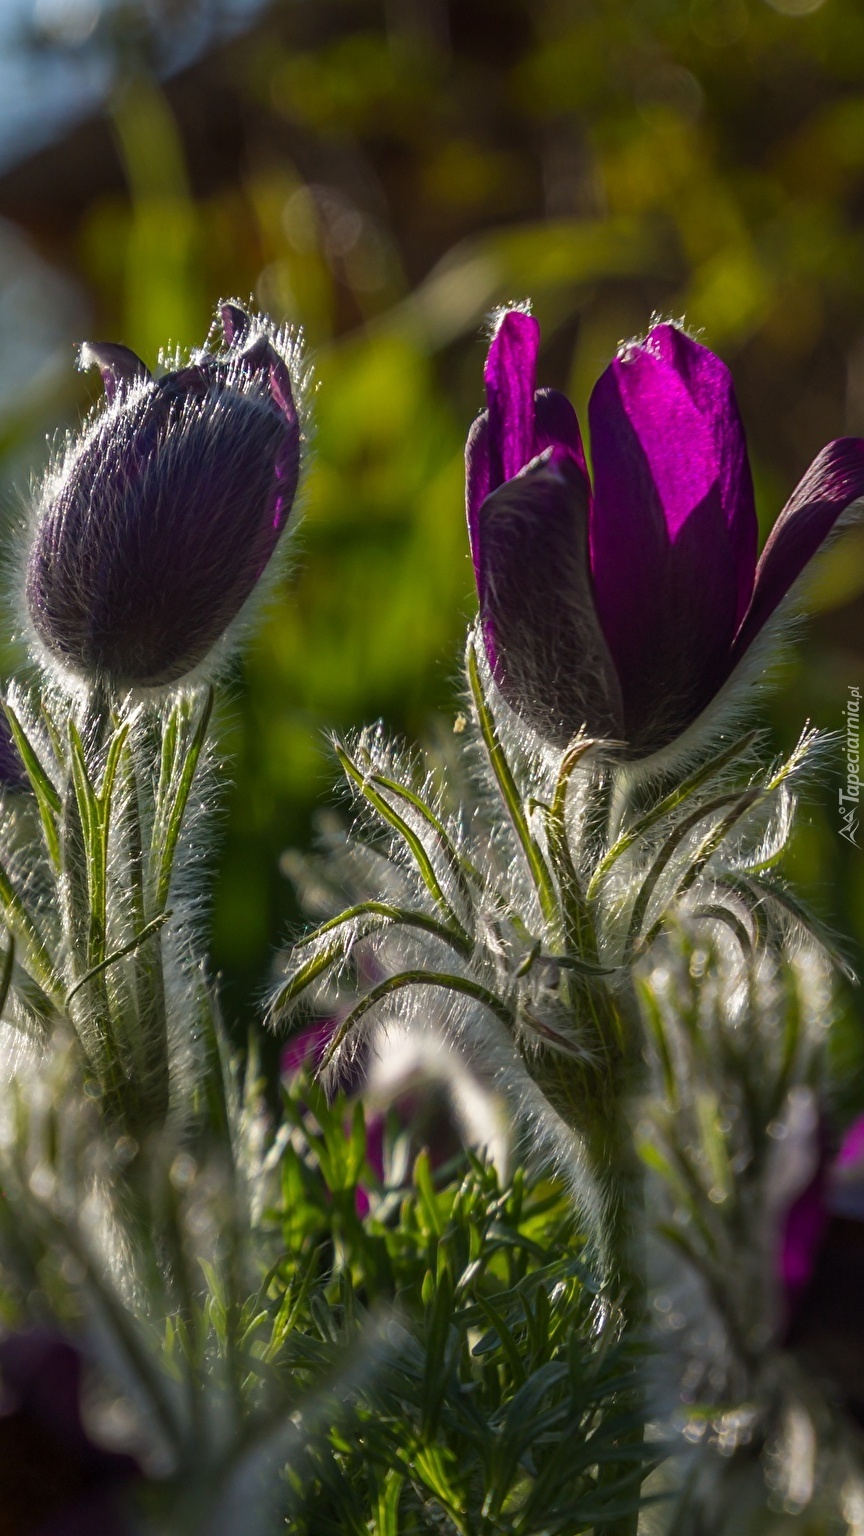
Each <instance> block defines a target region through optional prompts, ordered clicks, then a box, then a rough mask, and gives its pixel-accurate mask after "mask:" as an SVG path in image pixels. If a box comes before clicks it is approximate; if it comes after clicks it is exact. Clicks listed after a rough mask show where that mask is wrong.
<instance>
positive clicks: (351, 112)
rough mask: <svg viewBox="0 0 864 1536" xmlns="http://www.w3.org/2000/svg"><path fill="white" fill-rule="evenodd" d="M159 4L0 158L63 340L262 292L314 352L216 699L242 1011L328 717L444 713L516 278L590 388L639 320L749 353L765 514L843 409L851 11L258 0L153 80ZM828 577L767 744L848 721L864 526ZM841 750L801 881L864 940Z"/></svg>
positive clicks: (767, 519) (231, 945) (59, 398)
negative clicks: (476, 458)
mask: <svg viewBox="0 0 864 1536" xmlns="http://www.w3.org/2000/svg"><path fill="white" fill-rule="evenodd" d="M91 8H92V7H91ZM187 9H191V10H192V11H196V10H197V11H199V12H206V11H207V9H208V6H207V4H206V3H202V4H199V5H198V7H197V8H196V7H194V6H192V7H191V8H187ZM210 9H211V10H212V11H213V13H214V15H215V13H216V10H217V9H218V8H217V7H216V5H215V4H214V5H212V6H211V7H210ZM167 25H168V22H167V21H166V19H165V16H163V17H162V19H161V21H160V12H159V8H158V7H155V8H154V7H150V6H147V5H146V4H144V0H141V3H140V4H134V3H126V4H125V5H124V6H122V7H118V6H116V5H111V6H109V5H106V6H105V7H104V11H103V13H102V14H101V18H100V20H99V24H98V25H95V24H94V30H92V32H91V33H90V35H89V36H88V38H87V40H86V41H85V42H80V43H78V44H77V45H76V46H77V48H78V52H79V54H81V56H82V57H83V55H84V54H85V53H86V51H87V49H93V48H97V47H98V48H99V49H101V50H102V51H103V53H104V52H105V51H106V50H107V52H108V54H109V55H110V57H111V58H112V59H113V61H114V71H113V80H114V84H113V87H112V91H111V95H110V98H109V100H108V101H107V104H106V107H105V111H104V113H103V114H102V115H101V116H100V117H99V118H98V119H96V120H94V121H93V122H92V123H90V124H85V125H84V126H83V127H80V128H75V129H72V130H70V131H69V132H68V133H66V134H65V135H64V136H63V137H61V138H60V139H59V140H58V141H57V142H56V143H55V144H54V145H53V146H52V147H50V148H49V149H48V150H45V151H43V152H42V154H41V155H40V156H37V157H35V158H34V159H33V160H31V161H30V162H29V163H25V164H24V165H22V166H21V167H19V168H17V169H15V170H13V171H11V172H9V173H7V175H6V176H5V178H3V179H2V180H0V212H4V213H5V214H6V215H7V217H8V218H9V219H10V220H13V221H16V222H17V223H18V224H19V225H21V226H22V227H23V228H24V229H25V231H26V232H27V234H28V236H29V238H30V240H31V242H32V243H33V246H34V248H35V249H36V250H38V252H39V253H40V255H41V256H42V257H43V258H44V259H45V260H46V261H47V262H48V263H49V264H50V267H51V268H52V269H53V270H55V271H56V270H57V269H60V270H61V271H62V272H63V273H64V274H65V276H66V278H67V280H68V282H69V284H70V293H72V294H73V295H74V302H72V300H70V308H69V319H68V320H67V322H66V324H67V328H68V329H67V333H66V334H64V335H58V343H59V344H60V345H61V346H63V347H66V351H65V353H64V354H63V362H64V365H65V363H66V359H67V358H68V357H69V355H70V351H69V348H68V342H69V341H71V339H72V336H73V334H74V335H77V334H80V329H81V324H82V318H81V316H82V309H83V310H86V309H87V308H89V322H88V323H89V327H90V332H91V334H92V335H94V336H96V337H100V336H111V337H116V338H118V339H122V340H123V341H124V342H126V343H128V344H130V345H131V346H133V347H135V348H137V349H139V350H140V351H141V352H142V353H143V355H144V356H145V358H146V359H147V361H148V362H151V363H152V362H153V361H154V360H155V354H156V352H157V350H158V347H159V346H160V345H161V344H162V343H164V342H166V341H168V340H169V339H170V340H171V342H172V343H176V344H180V345H183V346H189V345H195V344H199V343H200V341H201V339H202V337H203V335H204V334H205V333H206V330H207V326H208V324H209V319H210V316H211V313H212V306H213V303H214V301H215V299H216V298H217V297H218V296H220V295H225V294H236V295H238V296H240V297H245V296H246V295H247V294H249V293H250V292H251V293H252V294H254V296H255V298H256V300H257V302H259V303H260V304H261V305H262V306H264V307H266V308H267V309H268V310H269V311H270V312H271V313H272V314H274V315H275V316H276V317H277V318H278V319H280V320H281V319H289V320H290V321H292V322H293V323H296V324H302V325H303V326H304V328H305V331H306V336H307V340H308V344H309V347H310V349H311V350H312V353H313V356H314V359H315V363H316V368H317V374H318V378H319V380H320V390H319V392H318V394H317V396H316V398H315V422H316V438H315V455H314V461H313V463H312V465H311V467H310V472H309V476H308V480H307V485H306V492H305V498H304V501H305V521H304V525H303V531H302V533H301V535H300V538H299V541H298V545H297V548H298V550H299V557H298V560H297V562H296V566H295V569H294V571H293V572H292V573H291V574H290V575H289V576H288V578H287V579H286V581H285V582H284V583H283V584H282V585H281V586H280V589H279V591H278V593H277V594H276V596H275V598H274V599H273V601H272V603H271V605H270V609H269V612H268V616H267V619H266V623H265V624H264V626H263V628H262V630H261V632H260V634H259V635H258V637H257V638H256V640H255V643H254V645H253V646H252V647H251V648H250V650H249V651H248V654H247V656H246V658H245V661H244V663H243V672H242V678H240V679H238V686H237V688H236V690H235V692H234V696H233V702H232V704H231V706H230V708H229V709H228V710H227V711H226V715H225V720H224V737H225V743H226V747H227V749H228V750H229V752H230V753H231V754H232V770H231V771H232V779H233V788H232V790H231V792H230V802H229V803H230V815H229V818H228V821H227V827H226V839H225V845H224V851H223V853H222V855H221V862H220V878H219V882H218V889H217V896H216V903H215V913H214V917H215V933H214V938H215V952H216V956H217V961H218V964H219V965H220V966H221V967H222V968H223V969H224V971H225V972H226V975H227V980H228V983H229V988H228V996H229V1006H230V1010H231V1011H232V1012H233V1013H241V1012H243V1011H244V1010H245V1009H246V1008H247V1007H248V1006H249V1000H250V998H251V996H252V994H253V989H254V988H255V987H258V988H260V986H261V982H262V978H263V977H264V976H265V975H266V973H267V967H268V964H269V961H268V955H269V953H270V946H271V945H272V943H273V941H274V939H276V938H277V937H278V936H280V934H284V932H285V930H286V925H287V923H288V921H289V919H290V918H291V914H292V908H291V897H290V893H289V889H288V883H287V881H286V880H284V879H283V877H282V876H281V875H280V872H279V864H278V854H279V850H280V848H281V847H284V846H286V845H287V844H290V843H295V842H300V843H303V842H306V841H307V840H308V837H309V835H310V816H311V813H312V808H313V806H314V805H315V803H316V802H318V801H320V799H321V797H322V796H323V795H325V794H326V792H327V786H328V783H329V782H330V780H331V779H332V778H333V777H334V775H333V769H332V765H331V762H330V761H329V759H328V756H327V750H326V744H325V733H326V731H327V730H328V729H330V728H333V727H335V728H338V729H344V728H345V727H346V726H348V725H350V724H358V723H360V722H362V721H368V720H371V719H374V718H375V717H377V716H378V715H382V716H384V717H385V718H386V720H387V721H388V723H389V724H390V725H391V726H394V727H395V728H396V729H397V730H405V731H408V732H411V733H416V732H421V733H422V731H423V730H424V729H425V727H426V725H427V722H428V720H429V717H430V715H431V714H432V712H434V711H436V710H442V709H443V710H444V711H450V712H451V714H452V712H454V711H455V708H456V707H457V705H458V700H457V699H456V697H455V696H454V691H453V687H452V681H453V676H454V673H455V667H456V659H457V657H458V653H459V644H460V637H461V634H462V631H463V627H464V623H465V620H466V617H467V616H468V615H469V614H470V613H471V609H472V602H473V597H472V585H473V584H472V578H471V572H470V566H469V562H468V559H467V549H466V540H465V536H464V531H463V520H462V511H461V500H462V489H461V467H460V464H461V451H462V444H463V441H464V436H465V433H466V430H467V428H468V425H469V423H470V421H471V419H472V417H473V415H474V414H475V413H476V411H477V409H478V408H479V407H480V405H481V403H482V389H481V368H482V356H483V351H482V344H481V334H482V329H483V325H484V316H485V315H486V314H487V313H488V311H489V309H490V308H491V307H492V306H494V305H495V304H498V303H501V302H503V301H505V300H512V299H519V298H522V297H525V296H529V295H530V296H531V297H533V299H534V302H535V310H536V313H537V314H538V316H539V318H540V320H541V323H542V326H543V333H544V350H543V354H542V357H541V374H542V381H543V382H544V383H547V384H551V385H555V386H558V387H562V388H566V389H568V390H569V391H570V392H571V394H572V396H573V398H574V401H575V403H576V405H577V407H578V408H579V409H580V411H582V412H584V409H585V405H586V401H587V397H588V393H589V391H590V388H591V385H592V382H593V380H594V379H595V378H596V376H597V374H598V372H599V371H600V369H601V368H602V367H603V366H604V364H605V363H606V361H607V360H608V358H609V356H610V354H611V353H612V351H613V350H614V348H615V346H616V344H617V342H618V341H619V339H621V338H622V337H626V336H628V335H631V334H633V333H636V332H640V331H644V329H645V328H646V327H647V325H648V322H649V319H650V317H651V315H652V313H653V312H654V311H660V312H662V313H664V314H672V315H675V316H677V315H685V316H686V318H687V321H688V323H689V324H690V325H691V326H694V327H699V328H701V329H702V331H703V333H704V338H705V340H706V341H707V342H708V344H709V345H710V346H711V347H713V348H714V349H715V350H717V351H719V352H720V353H721V354H722V355H723V356H724V357H725V358H726V360H727V361H728V362H729V363H730V364H731V366H732V367H733V369H734V371H735V375H736V379H737V382H738V388H739V397H740V401H741V407H742V412H743V415H744V419H745V422H746V424H747V428H748V433H749V438H750V442H751V446H752V451H753V456H754V468H755V473H756V479H757V491H758V499H759V507H760V517H761V518H762V521H763V527H764V528H766V529H767V527H768V526H770V524H771V522H772V521H773V519H774V517H775V516H776V514H777V512H778V511H779V509H780V507H781V506H782V504H783V502H784V500H785V498H786V496H787V495H788V493H789V492H790V491H791V489H792V487H793V486H794V484H795V483H796V481H797V479H798V477H799V476H800V474H801V473H802V472H803V470H804V469H805V468H806V466H807V464H808V463H809V461H810V459H811V457H812V456H813V454H814V453H815V452H816V451H817V450H818V449H819V448H820V447H821V446H822V444H823V443H824V442H826V441H828V440H829V439H831V438H832V437H836V436H839V435H842V434H843V433H844V432H846V431H851V432H864V280H862V272H864V97H862V89H861V87H862V82H864V28H862V26H861V16H860V12H859V9H858V7H857V6H855V5H854V4H849V3H847V0H451V3H449V4H448V3H447V0H315V3H314V4H309V3H304V0H274V3H273V4H271V5H270V6H269V7H268V8H266V9H265V10H264V11H263V12H262V13H260V14H258V15H256V16H254V17H251V18H250V26H249V28H248V31H247V32H246V33H245V34H244V35H238V36H236V37H235V38H233V40H231V41H230V42H229V43H227V44H223V45H222V46H221V47H220V48H216V49H215V50H213V51H211V52H209V53H207V54H205V55H204V56H202V57H201V58H200V59H199V60H198V62H196V63H193V64H191V65H189V66H188V67H187V68H185V69H184V70H183V71H182V72H180V73H178V74H174V75H169V76H167V77H165V78H163V79H162V81H161V83H160V81H159V79H158V78H157V72H156V71H155V69H154V60H158V59H159V57H160V51H159V48H158V47H156V46H155V45H154V37H155V38H156V40H157V41H158V38H159V36H160V35H161V33H160V28H161V29H162V30H164V28H165V27H166V26H167ZM49 45H50V46H54V47H55V48H62V47H64V46H66V48H67V52H70V51H74V50H72V45H71V44H66V45H64V44H63V42H62V40H59V41H58V40H57V39H56V38H55V39H54V40H53V42H52V40H51V39H50V38H49V39H47V42H46V39H45V37H44V36H43V38H42V46H49ZM163 53H164V50H163ZM76 305H77V309H76ZM61 330H62V327H61ZM2 364H3V357H2V356H0V366H2ZM9 366H11V364H10V365H9ZM94 393H95V386H94V383H93V381H91V380H87V381H86V382H84V383H80V382H79V383H77V384H76V382H75V380H74V377H73V375H72V374H71V372H70V371H69V370H68V368H67V367H65V366H64V368H60V367H59V366H57V365H56V360H55V366H54V368H53V371H50V370H49V372H48V375H47V376H46V381H45V382H44V387H42V388H41V389H40V391H39V392H38V396H37V398H36V399H35V403H34V399H33V396H32V392H31V394H30V395H26V396H25V398H23V399H22V402H21V404H20V406H19V407H18V408H17V411H16V409H10V410H8V411H7V412H6V415H5V417H4V419H3V421H2V422H0V434H2V441H3V442H5V444H6V446H7V453H8V478H9V479H10V480H13V479H14V480H16V481H17V483H18V484H20V483H21V481H22V479H26V472H27V469H28V468H29V467H30V466H33V465H36V464H38V462H39V458H40V450H39V448H38V434H39V432H42V431H44V430H45V429H46V427H48V426H49V425H50V424H51V423H52V422H53V421H55V420H56V419H57V418H58V416H61V417H65V419H66V420H67V421H74V419H75V417H76V413H77V411H78V410H79V409H80V407H81V406H82V405H83V404H85V402H86V401H87V400H88V399H90V398H92V397H93V395H94ZM814 601H815V604H816V606H817V608H818V618H817V619H816V620H815V622H813V623H812V624H811V626H810V627H809V628H808V629H807V631H806V639H805V642H804V644H803V645H802V646H799V648H798V649H797V650H796V651H795V653H794V655H793V657H792V659H791V661H790V662H789V663H788V665H787V669H786V671H785V673H784V674H783V687H782V690H781V692H780V693H779V695H778V696H777V699H776V702H775V703H774V704H773V705H772V710H773V728H774V730H775V732H776V734H777V736H778V737H779V740H780V744H781V745H784V746H785V747H786V748H787V749H788V748H789V747H790V746H791V745H792V743H793V741H794V740H795V739H796V738H797V735H798V733H799V730H800V726H801V723H802V719H803V718H804V717H805V716H808V715H809V716H811V717H812V719H813V721H814V723H815V724H817V725H819V726H821V727H823V728H826V729H829V730H836V729H839V728H841V727H842V724H843V721H842V714H841V711H842V707H843V702H844V699H845V696H846V689H847V687H849V686H851V685H858V686H861V684H862V681H864V641H862V625H861V620H862V618H864V537H862V536H860V535H856V534H853V535H851V536H849V537H847V538H845V539H844V540H843V541H842V543H840V544H838V546H837V547H836V550H835V552H834V554H833V555H832V554H829V556H828V557H827V559H826V560H825V562H824V564H823V567H822V571H821V575H820V576H819V579H818V582H817V584H816V587H815V590H814ZM844 771H845V766H844V762H843V758H842V754H841V751H840V747H839V745H838V747H837V748H836V750H835V752H834V754H833V756H830V755H829V756H828V757H827V758H826V760H825V767H824V780H823V782H822V783H820V784H818V785H817V786H815V788H814V793H813V797H812V802H811V804H810V806H809V807H808V809H807V812H806V814H805V816H804V818H803V821H802V827H801V831H800V833H799V836H798V840H797V844H796V853H795V869H794V871H793V872H794V873H795V874H796V876H797V878H799V879H800V880H802V881H803V882H804V883H805V884H806V886H807V888H808V892H809V894H810V895H811V897H812V898H814V899H815V901H816V902H817V904H818V905H819V906H820V907H821V909H822V912H823V915H824V916H826V917H827V918H828V919H829V920H831V921H833V922H834V923H836V925H837V926H838V928H839V929H841V930H844V931H847V932H849V933H850V934H851V935H852V936H853V943H854V946H855V948H856V950H857V952H858V955H859V958H860V953H861V949H862V946H864V899H862V898H864V853H862V852H861V851H859V850H857V849H855V848H852V847H849V846H848V845H847V844H846V843H844V842H843V841H842V840H841V839H840V838H839V836H838V817H837V813H836V807H837V791H838V789H839V787H840V783H841V780H842V778H843V775H844ZM858 1049H859V1046H858V1033H857V1030H856V1029H855V1028H854V1027H850V1028H849V1029H848V1030H847V1033H846V1035H845V1036H844V1039H843V1051H844V1052H846V1056H844V1058H843V1059H844V1060H845V1059H847V1056H848V1054H849V1052H851V1053H852V1057H854V1056H855V1053H856V1052H857V1051H858ZM850 1059H851V1058H850Z"/></svg>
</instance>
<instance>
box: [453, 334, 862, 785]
mask: <svg viewBox="0 0 864 1536" xmlns="http://www.w3.org/2000/svg"><path fill="white" fill-rule="evenodd" d="M539 344H540V332H539V327H538V325H537V322H536V320H534V319H533V318H532V317H531V316H530V315H527V314H524V313H523V312H522V311H520V310H509V311H508V312H507V313H506V314H505V315H504V317H503V319H502V320H501V323H500V325H499V327H498V330H497V332H496V334H495V337H494V339H493V341H492V344H491V346H490V348H489V355H488V358H487V361H486V373H485V380H486V394H487V401H488V408H487V410H486V411H485V412H484V413H483V414H482V415H481V416H480V417H478V419H477V420H476V421H475V423H474V425H473V427H472V429H471V432H470V435H469V438H468V444H467V448H466V470H467V510H468V526H469V532H470V537H471V550H472V554H473V557H474V567H475V572H476V576H477V588H478V593H479V599H480V621H481V628H482V634H483V639H484V644H485V648H486V653H487V657H488V660H489V665H490V667H491V670H492V674H493V676H494V678H495V681H496V683H497V685H498V687H499V688H500V690H501V692H502V694H503V696H504V698H505V699H506V700H507V702H508V703H509V704H510V705H511V707H512V708H513V709H514V710H515V711H516V712H517V713H518V714H519V715H521V716H522V717H523V719H525V720H527V721H528V722H529V723H530V724H531V725H532V726H533V727H534V728H535V729H536V730H537V731H538V732H539V733H540V734H541V735H542V736H544V737H545V738H546V739H547V740H549V741H551V742H552V743H554V744H555V745H558V746H561V745H564V744H565V743H566V742H567V741H569V740H570V739H571V738H572V737H573V736H574V735H576V733H577V732H578V731H579V730H580V729H581V728H583V727H584V728H586V729H587V731H588V733H589V735H592V736H597V737H606V738H607V739H614V740H617V741H620V742H623V743H625V744H626V748H627V751H628V754H629V756H631V757H633V758H640V757H646V756H648V755H650V754H651V753H653V752H657V751H660V750H661V749H662V748H664V747H666V746H668V745H669V744H670V743H671V742H673V741H675V740H676V739H677V738H678V737H679V736H681V735H682V734H683V733H684V732H685V731H686V730H687V729H688V727H689V726H690V725H692V724H693V723H694V722H695V721H696V720H697V719H698V718H699V716H700V715H702V713H703V712H704V711H705V710H706V709H707V707H708V706H709V705H710V704H711V702H712V701H713V700H714V699H715V698H716V696H717V695H718V693H719V692H720V691H721V689H723V687H724V686H725V684H726V683H727V682H728V680H729V678H730V676H731V674H732V672H733V671H734V669H735V668H736V667H737V666H738V664H739V662H740V661H741V660H742V658H743V656H744V655H745V654H746V651H747V649H748V647H749V646H750V645H751V644H752V642H753V641H754V640H755V638H756V636H757V635H758V634H759V633H760V631H761V630H762V628H763V626H764V625H765V623H766V621H767V620H768V619H769V618H770V617H771V615H772V614H773V613H774V611H775V610H776V608H777V606H778V604H779V603H780V602H781V601H782V600H783V598H784V597H785V596H786V594H787V593H788V591H789V589H790V587H791V586H792V585H793V583H794V582H795V580H796V579H797V577H798V576H800V574H801V572H802V571H803V569H804V567H805V566H806V564H807V562H808V561H809V560H810V558H811V557H812V556H813V555H814V554H815V553H816V551H817V549H818V548H819V546H820V544H821V543H822V542H823V540H824V539H825V538H826V536H827V535H828V534H829V533H830V532H831V529H832V528H833V527H834V524H835V523H836V521H837V519H838V517H839V516H840V515H841V513H843V512H844V511H845V510H846V509H847V507H849V506H850V505H851V503H852V502H854V501H856V500H857V499H858V498H859V497H860V496H862V495H864V441H862V440H860V439H858V438H844V439H841V440H840V441H838V442H835V443H830V444H829V445H828V447H827V448H824V449H823V450H822V452H821V453H820V454H819V455H818V457H817V458H816V460H815V462H814V463H813V465H812V466H811V468H810V469H809V470H808V472H807V474H806V475H805V476H804V479H803V480H802V481H801V484H800V485H799V486H798V489H797V490H796V491H795V492H794V494H793V495H792V497H791V499H790V501H789V502H788V503H787V505H786V507H785V509H784V511H783V512H782V513H781V515H780V517H779V518H778V520H777V523H776V525H775V527H774V530H773V532H772V534H771V537H770V538H769V540H768V543H767V545H766V547H765V549H764V551H763V554H762V557H761V559H760V560H759V562H758V565H757V563H756V547H757V524H756V512H755V507H754V501H753V486H752V481H751V477H750V467H749V463H748V459H747V449H746V444H745V441H744V429H743V427H742V425H741V419H740V416H739V414H738V407H737V404H736V401H735V394H734V390H733V386H732V380H731V376H730V374H729V371H728V369H727V368H726V367H725V366H724V364H723V363H721V362H720V360H719V359H718V358H716V357H714V356H713V354H712V353H711V352H709V351H707V349H706V348H705V347H702V346H699V345H698V343H697V342H695V341H693V340H691V338H690V337H689V336H687V335H686V334H685V332H684V331H682V330H680V329H679V328H678V327H677V326H674V325H668V324H667V325H657V326H655V327H654V328H653V330H652V331H651V332H650V333H649V335H648V336H647V337H646V339H645V340H644V341H643V342H638V343H637V342H633V343H630V344H628V346H627V347H625V348H623V349H622V351H621V352H620V354H619V356H618V357H617V358H616V359H615V361H614V362H613V363H612V364H611V365H610V366H609V367H608V368H607V369H606V372H605V373H604V374H603V376H602V377H601V379H600V380H599V381H598V383H597V385H596V387H595V389H594V393H593V395H592V397H591V402H590V406H589V420H590V423H591V442H592V452H593V465H594V484H593V488H592V485H591V482H590V480H589V477H588V473H587V470H586V466H585V456H584V453H583V449H582V441H581V437H580V433H579V426H578V423H577V420H576V416H575V413H574V411H573V408H572V406H571V405H570V403H569V401H568V400H566V399H565V397H564V396H563V395H560V394H557V393H556V392H555V391H551V390H539V391H536V392H535V387H534V385H535V372H536V361H537V352H538V349H539Z"/></svg>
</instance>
